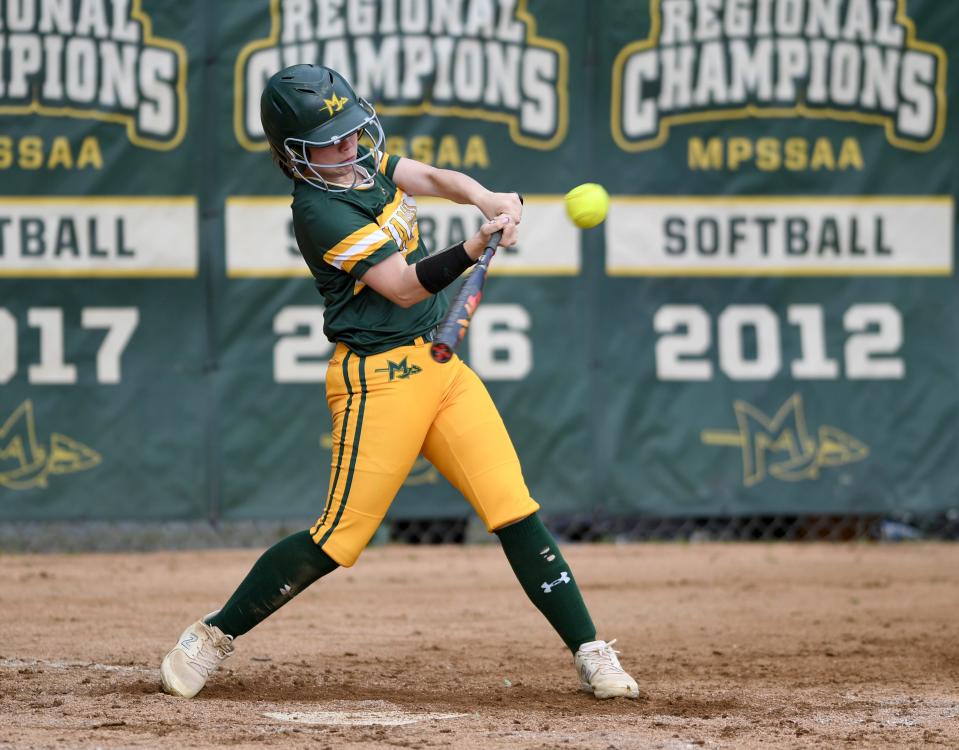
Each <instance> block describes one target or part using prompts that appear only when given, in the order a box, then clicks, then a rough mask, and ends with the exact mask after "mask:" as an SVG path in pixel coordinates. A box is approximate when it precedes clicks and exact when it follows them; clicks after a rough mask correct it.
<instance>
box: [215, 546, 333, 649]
mask: <svg viewBox="0 0 959 750" xmlns="http://www.w3.org/2000/svg"><path fill="white" fill-rule="evenodd" d="M336 568H337V564H336V562H334V561H333V559H332V558H331V557H330V556H329V555H327V554H326V553H325V552H324V551H323V550H321V549H320V548H319V547H318V546H317V545H316V544H315V543H314V541H313V539H312V537H310V533H309V532H308V531H299V532H297V533H296V534H293V535H292V536H288V537H287V538H286V539H283V540H282V541H279V542H277V543H276V544H274V545H273V546H272V547H270V548H269V549H268V550H267V551H266V552H264V553H263V554H262V555H261V556H260V559H259V560H257V561H256V563H255V564H254V565H253V568H252V569H251V570H250V572H249V573H247V575H246V578H244V579H243V582H242V583H241V584H240V585H239V587H238V588H237V590H236V591H234V592H233V596H231V597H230V600H229V601H228V602H227V603H226V604H224V605H223V609H221V610H220V611H219V612H217V613H216V614H215V615H214V616H213V617H211V618H210V619H209V620H207V622H208V623H209V624H210V625H215V626H216V627H218V628H219V629H220V630H222V631H223V632H224V633H226V634H227V635H232V636H233V637H237V636H241V635H243V634H244V633H246V632H247V631H249V630H251V629H252V628H253V627H254V626H255V625H257V624H259V623H260V622H262V621H263V620H265V619H266V618H267V617H269V616H270V615H272V614H273V613H274V612H276V610H278V609H279V608H280V607H282V606H283V605H284V604H286V603H287V602H288V601H290V599H292V598H293V597H294V596H296V595H297V594H299V593H300V592H301V591H303V590H304V589H305V588H307V586H309V585H310V584H311V583H313V582H314V581H316V580H318V579H319V578H320V577H321V576H325V575H326V574H327V573H330V572H332V571H333V570H335V569H336Z"/></svg>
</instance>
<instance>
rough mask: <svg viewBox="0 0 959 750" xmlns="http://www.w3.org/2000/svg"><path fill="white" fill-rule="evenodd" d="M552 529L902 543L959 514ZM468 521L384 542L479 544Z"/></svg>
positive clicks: (397, 524) (637, 521)
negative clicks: (471, 542)
mask: <svg viewBox="0 0 959 750" xmlns="http://www.w3.org/2000/svg"><path fill="white" fill-rule="evenodd" d="M545 521H546V524H547V526H549V528H550V530H551V531H552V532H553V533H554V534H555V535H556V536H557V537H558V538H559V539H560V540H563V541H571V542H665V541H684V542H706V541H717V542H718V541H722V542H742V541H765V542H769V541H793V542H796V541H830V542H839V541H905V540H919V539H930V540H933V539H938V540H956V539H959V509H955V510H951V511H949V512H947V513H943V514H936V515H925V516H913V515H909V514H897V515H885V516H884V515H831V516H830V515H827V516H823V515H818V516H812V515H810V516H801V515H773V516H736V517H732V516H713V517H705V518H661V517H653V516H616V517H613V516H603V515H598V514H587V513H583V514H574V515H553V516H546V517H545ZM477 525H478V521H475V520H473V519H466V518H449V519H430V520H419V521H404V520H394V521H390V522H389V534H388V540H389V541H391V542H401V543H406V544H462V543H465V542H470V541H480V540H479V539H478V538H477V536H478V534H485V530H484V529H481V528H480V529H479V530H477V529H475V526H477Z"/></svg>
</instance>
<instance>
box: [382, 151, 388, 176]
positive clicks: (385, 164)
mask: <svg viewBox="0 0 959 750" xmlns="http://www.w3.org/2000/svg"><path fill="white" fill-rule="evenodd" d="M389 160H390V155H389V154H388V153H386V152H385V151H384V152H383V158H382V159H380V172H382V173H383V174H386V167H387V166H388V163H389Z"/></svg>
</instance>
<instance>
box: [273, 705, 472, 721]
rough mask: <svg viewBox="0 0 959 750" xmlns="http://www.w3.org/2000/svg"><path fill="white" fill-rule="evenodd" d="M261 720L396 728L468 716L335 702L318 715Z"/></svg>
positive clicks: (276, 713) (293, 713)
mask: <svg viewBox="0 0 959 750" xmlns="http://www.w3.org/2000/svg"><path fill="white" fill-rule="evenodd" d="M263 716H265V717H267V718H268V719H276V720H278V721H289V722H293V723H296V724H313V725H321V726H351V727H361V726H385V727H398V726H405V725H408V724H416V723H418V722H421V721H434V720H447V719H461V718H463V717H465V716H469V714H447V713H432V712H423V713H420V712H415V711H407V710H404V709H402V708H400V707H399V706H396V705H394V704H392V703H389V702H388V701H334V702H333V703H330V704H327V705H326V706H324V707H323V709H321V710H317V711H267V712H265V713H264V714H263Z"/></svg>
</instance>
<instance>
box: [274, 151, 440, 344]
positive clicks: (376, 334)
mask: <svg viewBox="0 0 959 750" xmlns="http://www.w3.org/2000/svg"><path fill="white" fill-rule="evenodd" d="M361 148H362V147H361ZM397 162H399V157H398V156H388V155H386V154H384V155H383V158H382V160H381V161H380V169H379V171H378V172H377V174H376V177H375V179H374V182H373V184H372V185H370V186H369V187H366V188H361V189H353V190H348V191H346V192H342V193H332V192H328V191H326V190H319V189H317V188H315V187H312V186H311V185H308V184H307V183H305V182H302V181H297V182H296V184H295V186H294V188H293V231H294V233H295V234H296V242H297V245H299V248H300V253H301V254H302V256H303V259H304V260H305V261H306V264H307V265H308V266H309V268H310V271H311V272H312V273H313V277H314V278H315V279H316V287H317V289H319V290H320V294H322V295H323V301H324V303H325V305H326V310H325V312H324V316H323V332H324V333H325V334H326V337H327V338H328V339H329V340H330V341H342V342H343V343H344V344H346V345H347V346H348V347H349V348H350V349H352V350H353V351H354V352H356V353H357V354H361V355H370V354H378V353H380V352H384V351H386V350H388V349H392V348H394V347H396V346H400V345H402V344H406V343H409V342H410V341H411V340H412V339H414V338H416V337H417V336H422V335H423V334H425V333H427V332H429V331H431V330H432V329H433V328H435V327H436V326H437V325H438V324H439V323H440V321H441V320H442V319H443V315H444V314H445V313H446V308H447V305H448V303H447V301H446V297H445V295H443V294H435V295H430V296H429V297H427V298H426V299H425V300H423V301H422V302H418V303H417V304H415V305H413V306H412V307H409V308H402V307H400V306H399V305H396V304H394V303H393V302H390V301H389V300H388V299H386V297H383V296H382V295H380V294H378V293H377V292H376V291H374V290H373V289H371V288H369V287H368V286H367V285H366V284H364V283H363V281H362V279H363V274H365V273H366V272H367V271H368V270H369V269H370V268H372V267H373V266H375V265H376V264H377V263H379V262H380V261H381V260H383V259H384V258H386V257H387V256H389V255H390V254H391V253H400V254H401V255H402V256H403V257H404V258H405V259H406V262H407V263H409V264H412V263H416V261H418V260H420V259H422V258H425V257H426V256H427V255H429V250H428V249H427V248H426V247H425V246H424V244H423V241H422V240H421V238H420V233H419V227H418V226H417V223H416V201H415V200H414V199H413V197H412V196H410V195H407V194H406V193H404V192H403V191H402V190H400V189H399V188H398V187H397V186H396V184H395V183H394V182H393V171H394V170H395V169H396V164H397Z"/></svg>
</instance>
